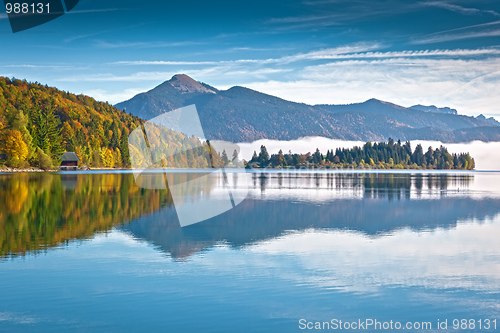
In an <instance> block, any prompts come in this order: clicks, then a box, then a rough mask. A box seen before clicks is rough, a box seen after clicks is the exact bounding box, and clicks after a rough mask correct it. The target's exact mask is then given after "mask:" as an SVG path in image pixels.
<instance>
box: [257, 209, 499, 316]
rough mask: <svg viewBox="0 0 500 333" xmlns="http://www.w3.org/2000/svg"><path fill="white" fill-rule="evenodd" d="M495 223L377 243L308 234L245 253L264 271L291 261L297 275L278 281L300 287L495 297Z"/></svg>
mask: <svg viewBox="0 0 500 333" xmlns="http://www.w3.org/2000/svg"><path fill="white" fill-rule="evenodd" d="M498 222H499V217H498V216H497V217H496V218H494V219H490V220H488V221H486V222H485V223H480V222H479V221H470V220H467V221H463V222H461V223H459V224H458V225H457V226H456V227H455V228H453V229H451V230H446V229H436V230H433V231H426V232H414V231H411V230H407V229H403V230H397V231H395V232H393V233H392V234H391V235H386V236H384V237H376V238H373V237H367V236H365V235H363V234H362V233H359V232H354V231H326V232H325V231H321V232H316V231H312V230H307V231H304V232H300V233H294V234H290V235H286V236H283V237H279V238H276V239H273V240H268V241H264V242H259V243H257V244H254V245H251V246H249V247H248V249H247V251H250V252H251V253H253V254H254V255H257V254H261V255H263V256H264V255H265V259H266V262H265V265H266V266H267V267H268V266H269V265H270V263H272V265H273V267H281V265H280V264H279V263H278V262H277V261H276V260H279V258H282V257H293V258H294V262H295V264H296V265H297V267H298V268H297V270H294V271H293V272H288V273H287V274H284V275H283V274H282V275H281V276H286V277H287V279H290V280H294V281H295V283H298V284H300V285H313V286H315V287H320V288H328V289H330V288H334V289H337V290H338V289H340V290H343V291H347V292H376V291H377V290H378V289H379V287H380V286H387V285H392V286H400V285H404V286H406V287H410V286H420V287H426V288H437V289H447V288H465V289H470V290H478V291H484V292H494V291H495V290H497V286H498V283H499V282H500V265H499V264H498V263H496V264H494V263H492V261H491V258H493V257H497V256H498V255H499V254H500V245H499V244H500V243H499V242H498V239H497V236H496V235H498V232H500V224H499V223H498ZM274 261H276V262H274ZM262 264H263V265H264V263H262ZM304 272H305V274H304ZM280 273H282V272H280V271H277V272H276V274H280ZM316 273H317V274H316ZM318 274H319V276H320V277H321V278H317V277H318ZM468 302H473V300H472V299H471V300H468ZM477 306H482V307H485V308H488V307H489V305H488V304H480V303H479V302H478V304H477ZM494 307H495V308H496V307H497V306H496V305H495V306H494ZM491 310H492V309H491Z"/></svg>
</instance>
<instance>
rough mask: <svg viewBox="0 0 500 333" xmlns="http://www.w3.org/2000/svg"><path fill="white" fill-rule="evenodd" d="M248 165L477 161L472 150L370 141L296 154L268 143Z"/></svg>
mask: <svg viewBox="0 0 500 333" xmlns="http://www.w3.org/2000/svg"><path fill="white" fill-rule="evenodd" d="M246 167H247V168H337V169H367V168H372V169H416V170H473V169H474V168H475V161H474V159H473V158H472V157H471V156H470V154H469V153H460V154H450V153H449V152H448V149H447V148H446V147H444V146H441V147H439V148H436V149H433V148H432V147H429V148H428V149H427V151H426V152H424V149H423V147H422V145H421V144H418V145H417V146H416V147H415V149H414V150H412V148H411V143H410V142H408V141H407V142H405V143H404V144H402V143H401V141H399V140H398V141H397V142H394V140H393V139H391V138H390V139H389V140H388V142H378V143H371V142H367V143H365V144H364V145H363V146H362V147H358V146H356V147H353V148H337V149H335V151H334V150H333V149H332V150H328V151H327V153H326V155H324V154H322V153H321V152H320V150H319V149H316V151H315V152H314V153H310V152H309V153H307V154H296V153H292V152H291V151H289V152H288V154H284V153H283V151H282V150H280V151H279V153H278V154H272V155H270V154H269V153H268V151H267V148H266V147H265V146H261V147H260V152H259V153H258V154H257V152H256V151H254V153H253V156H252V158H251V159H250V160H249V161H248V162H246Z"/></svg>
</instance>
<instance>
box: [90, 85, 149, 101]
mask: <svg viewBox="0 0 500 333" xmlns="http://www.w3.org/2000/svg"><path fill="white" fill-rule="evenodd" d="M143 91H144V90H143V89H137V88H131V89H126V90H124V91H121V92H117V93H112V92H109V91H106V90H103V89H92V90H85V91H83V92H82V93H83V94H85V95H88V96H92V97H93V98H95V99H96V100H98V101H107V102H109V103H111V104H116V103H119V102H123V101H126V100H129V99H130V98H132V97H134V96H135V95H137V94H139V93H141V92H143Z"/></svg>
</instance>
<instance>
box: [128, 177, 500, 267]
mask: <svg viewBox="0 0 500 333" xmlns="http://www.w3.org/2000/svg"><path fill="white" fill-rule="evenodd" d="M239 176H240V177H241V176H244V175H239ZM250 177H251V178H252V180H251V181H250V184H253V187H252V186H251V191H250V193H251V196H250V198H249V199H247V200H246V201H244V202H243V203H242V204H241V205H240V206H238V207H236V208H235V209H233V210H231V211H229V212H227V213H225V214H223V215H221V216H218V217H215V218H212V219H210V220H207V221H205V222H202V223H199V224H197V225H193V226H189V227H186V228H182V229H181V228H179V227H178V224H177V222H176V216H175V212H174V211H173V210H172V209H164V210H161V211H159V212H157V213H155V214H153V215H152V216H148V217H144V218H141V219H140V220H138V221H136V222H134V223H132V224H129V225H126V226H124V227H123V229H124V230H127V231H128V232H130V233H132V234H133V235H134V236H135V237H137V238H140V239H144V240H146V241H148V242H150V243H153V244H155V245H156V246H157V247H158V248H159V249H161V250H162V251H164V252H166V253H168V254H169V255H171V256H172V257H174V258H177V259H179V258H186V257H189V256H190V255H192V254H194V253H196V252H199V251H203V250H206V249H210V248H211V247H213V246H214V245H216V244H219V243H227V244H229V245H230V246H233V247H243V246H245V245H248V244H255V243H257V242H260V241H263V240H269V239H273V238H278V237H280V236H282V235H283V234H287V233H289V232H291V231H294V232H296V231H301V230H310V229H314V230H317V231H321V230H352V231H359V232H360V233H362V234H364V235H368V236H370V237H378V236H379V235H387V234H390V233H393V232H394V231H396V230H400V229H403V228H408V229H411V230H433V229H437V228H454V227H456V226H457V223H459V221H462V220H466V219H472V218H475V219H477V220H480V221H482V220H485V219H487V218H490V217H494V216H496V215H497V214H499V213H500V204H499V200H498V197H497V196H496V195H495V194H494V193H489V192H486V191H481V189H479V188H475V187H474V186H473V182H474V177H473V176H471V175H470V174H453V175H447V174H439V175H435V174H433V175H422V174H419V175H409V174H289V173H267V174H264V173H258V174H252V175H250ZM480 177H484V176H483V175H481V176H480ZM493 179H494V178H493Z"/></svg>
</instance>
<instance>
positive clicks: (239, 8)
mask: <svg viewBox="0 0 500 333" xmlns="http://www.w3.org/2000/svg"><path fill="white" fill-rule="evenodd" d="M0 46H1V52H0V60H1V62H0V75H3V76H9V77H12V76H15V77H17V78H25V79H27V80H29V81H38V82H41V83H44V84H48V85H51V86H56V87H58V88H60V89H63V90H68V91H71V92H75V93H85V94H88V95H91V96H93V97H95V98H97V99H98V100H103V101H109V102H111V103H117V102H120V101H122V100H125V99H128V98H131V97H132V96H134V95H135V94H137V93H139V92H142V91H146V90H149V89H151V88H153V87H155V86H156V85H158V84H160V83H161V82H163V81H165V80H168V79H169V78H170V77H171V76H172V75H174V74H176V73H186V74H188V75H190V76H192V77H193V78H194V79H196V80H199V81H203V82H205V83H208V84H210V85H212V86H214V87H216V88H220V89H224V88H228V87H230V86H234V85H243V86H246V87H249V88H253V89H256V90H259V91H262V92H266V93H269V94H273V95H276V96H279V97H282V98H286V99H289V100H293V101H297V102H304V103H311V104H316V103H332V104H333V103H335V104H340V103H353V102H360V101H364V100H366V99H369V98H372V97H374V98H379V99H382V100H388V101H391V102H394V103H397V104H401V105H404V106H410V105H413V104H434V105H437V106H449V107H453V108H456V109H458V110H459V112H460V113H463V114H469V115H477V114H480V113H483V114H485V115H487V116H496V117H499V118H500V2H499V1H497V0H496V1H490V0H488V1H486V0H474V1H461V0H446V1H444V0H423V1H399V0H398V1H396V0H349V1H341V0H302V1H282V0H280V1H273V0H267V1H260V0H257V1H256V0H253V1H246V0H240V1H234V0H232V1H211V2H209V1H153V0H142V1H131V0H120V1H116V0H109V1H97V0H80V3H79V4H78V5H77V6H76V7H75V9H74V10H73V11H71V12H69V13H68V14H66V15H64V16H62V17H60V18H58V19H56V20H54V21H52V22H49V23H47V24H45V25H42V26H39V27H36V28H33V29H30V30H27V31H23V32H19V33H16V34H13V33H12V32H11V29H10V25H9V22H8V20H7V18H6V15H5V11H4V10H3V11H0Z"/></svg>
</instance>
